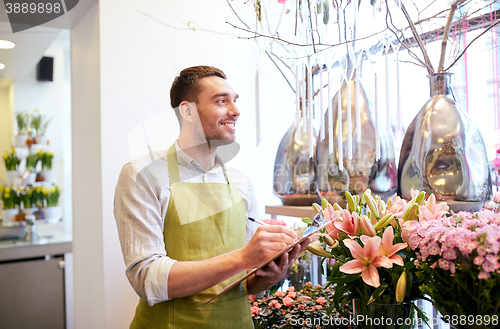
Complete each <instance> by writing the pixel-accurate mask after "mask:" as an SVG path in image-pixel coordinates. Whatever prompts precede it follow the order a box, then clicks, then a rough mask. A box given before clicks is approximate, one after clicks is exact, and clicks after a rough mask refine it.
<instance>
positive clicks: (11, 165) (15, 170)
mask: <svg viewBox="0 0 500 329" xmlns="http://www.w3.org/2000/svg"><path fill="white" fill-rule="evenodd" d="M3 160H4V164H5V168H6V169H7V173H6V185H7V186H10V185H14V181H15V179H16V177H19V164H20V163H21V159H19V157H18V156H17V154H16V150H15V149H14V148H12V149H11V152H10V153H8V152H7V151H5V152H4V154H3Z"/></svg>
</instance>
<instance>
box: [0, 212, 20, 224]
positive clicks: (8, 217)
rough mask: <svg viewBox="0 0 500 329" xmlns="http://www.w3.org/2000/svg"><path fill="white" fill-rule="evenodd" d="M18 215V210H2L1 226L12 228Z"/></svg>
mask: <svg viewBox="0 0 500 329" xmlns="http://www.w3.org/2000/svg"><path fill="white" fill-rule="evenodd" d="M18 213H19V209H2V220H3V221H2V225H3V226H12V223H14V220H15V218H16V215H17V214H18Z"/></svg>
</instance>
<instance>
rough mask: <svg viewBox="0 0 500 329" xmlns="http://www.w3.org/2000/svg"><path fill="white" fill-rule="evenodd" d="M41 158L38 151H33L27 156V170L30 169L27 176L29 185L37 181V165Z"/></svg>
mask: <svg viewBox="0 0 500 329" xmlns="http://www.w3.org/2000/svg"><path fill="white" fill-rule="evenodd" d="M39 160H40V157H39V156H38V153H32V154H30V155H28V156H27V157H26V171H29V175H28V178H26V184H27V185H33V184H34V183H35V181H36V165H37V164H38V161H39Z"/></svg>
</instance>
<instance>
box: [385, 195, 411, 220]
mask: <svg viewBox="0 0 500 329" xmlns="http://www.w3.org/2000/svg"><path fill="white" fill-rule="evenodd" d="M407 209H408V203H407V202H406V200H405V199H398V200H397V201H396V203H394V204H393V205H392V206H391V208H389V209H388V210H387V212H386V214H389V213H390V214H394V217H396V218H403V216H404V214H405V212H406V210H407Z"/></svg>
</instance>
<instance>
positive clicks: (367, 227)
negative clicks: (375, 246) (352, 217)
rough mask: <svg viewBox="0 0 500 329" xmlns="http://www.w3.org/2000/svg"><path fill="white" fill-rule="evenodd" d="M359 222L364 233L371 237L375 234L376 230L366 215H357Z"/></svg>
mask: <svg viewBox="0 0 500 329" xmlns="http://www.w3.org/2000/svg"><path fill="white" fill-rule="evenodd" d="M359 224H360V225H361V229H362V230H363V234H364V235H368V236H369V237H372V236H375V235H376V234H377V232H375V229H374V228H373V225H372V222H371V221H370V219H369V218H368V217H367V216H366V215H361V216H360V217H359Z"/></svg>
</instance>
